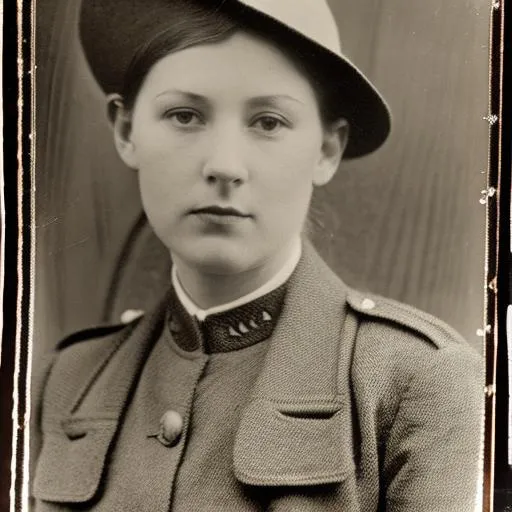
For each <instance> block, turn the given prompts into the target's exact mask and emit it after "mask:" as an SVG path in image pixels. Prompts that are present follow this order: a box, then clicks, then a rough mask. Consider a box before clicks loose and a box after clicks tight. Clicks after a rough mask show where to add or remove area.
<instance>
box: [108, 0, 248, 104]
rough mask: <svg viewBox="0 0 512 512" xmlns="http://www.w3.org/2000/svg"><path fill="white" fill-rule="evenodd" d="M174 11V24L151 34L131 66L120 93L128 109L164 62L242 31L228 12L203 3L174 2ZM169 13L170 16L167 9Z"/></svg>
mask: <svg viewBox="0 0 512 512" xmlns="http://www.w3.org/2000/svg"><path fill="white" fill-rule="evenodd" d="M172 9H173V11H174V13H175V15H176V16H175V18H174V19H173V20H172V22H171V23H169V22H168V23H166V25H165V26H164V27H162V28H161V29H160V30H155V31H154V33H152V34H150V37H149V38H148V39H147V40H145V41H143V42H142V43H141V45H140V46H139V47H138V48H137V49H136V51H135V53H134V55H133V57H132V58H131V60H130V62H129V64H128V67H127V69H126V73H125V74H124V79H123V83H122V88H121V90H120V91H117V92H119V93H120V94H121V95H122V97H123V102H124V105H125V107H127V108H132V107H133V104H134V102H135V99H136V96H137V93H138V92H139V90H140V87H141V86H142V83H143V82H144V78H145V77H146V76H147V74H148V73H149V71H150V70H151V68H152V67H153V66H154V65H155V64H156V63H157V62H158V61H159V60H160V59H162V58H164V57H165V56H166V55H169V54H170V53H173V52H177V51H180V50H184V49H186V48H190V47H192V46H197V45H201V44H211V43H216V42H220V41H223V40H225V39H227V38H228V37H229V36H230V35H232V34H233V33H234V32H235V31H236V30H237V29H238V28H239V26H238V25H237V23H236V22H235V21H234V20H233V19H231V18H230V17H229V16H228V15H226V14H225V13H223V12H221V11H220V10H213V9H208V8H205V7H204V6H202V5H201V4H200V3H199V2H194V1H190V0H173V2H172ZM165 14H166V15H167V16H168V15H169V12H168V11H167V9H166V13H165ZM152 15H153V16H154V15H155V13H152Z"/></svg>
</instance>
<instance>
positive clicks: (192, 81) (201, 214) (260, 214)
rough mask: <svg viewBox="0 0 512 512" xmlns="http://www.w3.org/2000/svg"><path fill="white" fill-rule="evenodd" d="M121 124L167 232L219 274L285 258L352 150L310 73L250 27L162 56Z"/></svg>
mask: <svg viewBox="0 0 512 512" xmlns="http://www.w3.org/2000/svg"><path fill="white" fill-rule="evenodd" d="M114 127H115V133H116V143H117V147H118V150H119V152H120V154H121V156H122V158H123V159H124V161H125V162H126V163H127V164H128V165H129V166H130V167H132V168H134V169H137V170H138V172H139V182H140V190H141V196H142V202H143V205H144V209H145V212H146V214H147V217H148V219H149V222H150V224H151V225H152V227H153V229H154V230H155V232H156V234H157V235H158V237H159V238H160V239H161V240H162V242H163V243H164V244H165V245H166V246H167V247H168V248H169V250H170V252H171V255H172V256H173V258H175V260H177V261H181V262H183V263H184V264H187V265H189V266H191V267H193V268H196V269H199V270H200V271H201V270H202V271H205V272H210V273H218V274H226V273H235V272H244V271H247V270H251V269H256V268H258V267H259V266H264V265H272V263H273V262H274V261H275V260H276V259H278V258H280V257H281V256H282V255H283V254H284V253H285V252H286V251H287V250H288V248H289V246H290V244H291V243H292V242H293V240H294V239H295V238H296V237H297V236H298V235H299V233H300V231H301V229H302V226H303V223H304V220H305V216H306V213H307V211H308V206H309V202H310V199H311V193H312V189H313V186H314V185H321V184H324V183H326V182H327V181H329V179H330V178H331V177H332V175H333V173H334V172H335V170H336V168H337V166H338V163H339V160H340V158H341V153H342V150H343V141H342V140H341V139H340V137H339V135H338V130H337V129H336V127H333V128H332V129H327V128H326V127H324V126H323V123H322V121H321V118H320V114H319V106H318V102H317V99H316V97H315V92H314V90H313V89H312V86H311V84H310V83H309V81H308V80H307V79H306V78H305V76H303V74H302V73H301V72H299V71H298V70H297V68H296V67H295V66H294V65H293V64H292V62H291V61H290V60H289V59H288V58H287V57H285V55H284V54H283V53H282V52H281V51H279V50H278V49H276V48H275V47H274V46H271V45H269V44H267V43H266V42H264V41H263V40H261V39H259V38H257V37H254V36H252V35H249V34H246V33H243V32H237V33H235V34H234V35H233V36H231V37H230V38H229V39H227V40H225V41H223V42H220V43H215V44H208V45H201V46H195V47H192V48H189V49H185V50H182V51H179V52H177V53H172V54H169V55H168V56H166V57H164V58H163V59H161V60H160V61H158V62H157V63H156V64H155V65H154V66H153V68H152V69H151V70H150V72H149V73H148V75H147V77H146V79H145V81H144V83H143V85H142V87H141V89H140V91H139V94H138V96H137V98H136V101H135V104H134V107H133V110H132V112H130V113H126V112H125V113H123V112H122V111H120V112H118V113H117V116H116V121H115V124H114Z"/></svg>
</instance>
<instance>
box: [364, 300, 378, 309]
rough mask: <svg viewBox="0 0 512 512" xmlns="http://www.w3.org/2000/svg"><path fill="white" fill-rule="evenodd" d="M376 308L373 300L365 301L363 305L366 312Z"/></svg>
mask: <svg viewBox="0 0 512 512" xmlns="http://www.w3.org/2000/svg"><path fill="white" fill-rule="evenodd" d="M374 307H375V302H374V301H373V300H372V299H364V300H363V302H362V303H361V309H364V310H366V311H370V310H371V309H373V308H374Z"/></svg>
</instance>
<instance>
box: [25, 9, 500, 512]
mask: <svg viewBox="0 0 512 512" xmlns="http://www.w3.org/2000/svg"><path fill="white" fill-rule="evenodd" d="M492 9H493V7H492V6H491V5H490V4H489V3H488V2H484V1H483V0H462V1H461V2H445V1H442V0H429V1H427V2H414V3H412V2H406V1H405V0H361V1H359V2H350V1H348V0H73V1H71V0H34V2H33V10H32V24H33V31H34V39H33V58H34V63H35V65H34V67H33V69H34V76H33V80H34V81H33V88H34V90H33V105H32V111H33V116H32V132H31V136H32V139H31V140H32V144H33V148H34V155H33V156H34V158H33V164H32V165H33V167H32V169H33V171H32V172H33V196H32V197H33V204H34V209H33V212H34V213H33V220H34V233H35V235H34V239H33V244H34V247H33V248H34V250H33V260H32V261H33V275H32V279H33V282H32V291H31V293H32V295H31V297H32V302H31V307H32V310H31V326H32V327H31V335H30V339H29V344H30V348H29V354H30V356H31V357H30V371H29V372H28V374H29V376H30V381H31V383H30V385H31V392H30V394H29V406H30V409H31V413H30V428H29V437H30V449H29V450H28V451H27V459H26V460H27V468H28V469H27V475H28V477H27V488H26V493H27V496H26V502H27V506H28V510H30V511H35V512H50V511H68V510H69V511H72V510H77V511H78V510H80V511H85V510H91V511H121V510H122V511H126V512H130V511H134V512H135V511H136V512H160V511H162V512H163V511H173V512H174V511H175V512H188V511H198V512H202V511H212V512H215V511H233V512H234V511H274V512H285V511H286V512H288V511H313V510H315V511H318V510H325V511H331V510H332V511H341V510H343V511H344V512H473V511H475V512H477V511H478V512H479V511H482V510H483V509H482V499H483V494H484V492H483V489H484V480H485V463H484V401H485V394H484V386H485V349H484V342H485V337H486V334H487V322H486V318H485V305H486V277H487V276H486V268H487V267H486V227H487V221H488V218H487V207H488V202H489V200H491V199H492V198H493V196H495V194H496V190H495V189H493V188H492V187H489V185H488V165H489V159H488V154H489V130H490V126H491V125H492V124H493V123H494V122H495V121H494V119H493V117H492V113H491V112H490V111H489V81H490V77H489V53H490V48H489V45H490V39H489V36H490V16H491V12H492Z"/></svg>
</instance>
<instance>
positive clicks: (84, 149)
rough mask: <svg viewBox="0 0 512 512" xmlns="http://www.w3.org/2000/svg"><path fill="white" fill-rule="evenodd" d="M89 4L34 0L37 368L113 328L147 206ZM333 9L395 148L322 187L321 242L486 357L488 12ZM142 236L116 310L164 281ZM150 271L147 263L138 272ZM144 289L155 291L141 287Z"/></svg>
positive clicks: (338, 3)
mask: <svg viewBox="0 0 512 512" xmlns="http://www.w3.org/2000/svg"><path fill="white" fill-rule="evenodd" d="M78 4H79V2H77V1H70V0H38V1H37V11H36V20H37V27H36V28H37V31H36V37H37V39H36V42H37V45H36V58H37V74H36V79H37V91H36V92H37V96H36V100H37V109H36V128H37V131H36V142H37V154H36V220H37V231H36V242H37V255H36V283H35V293H36V296H35V331H34V332H35V334H34V352H35V357H36V361H37V357H38V354H40V353H41V352H42V351H44V350H47V349H49V348H50V347H51V346H52V345H53V344H55V343H56V342H57V341H58V339H59V338H61V337H62V336H63V335H65V334H67V333H69V332H71V331H73V330H76V329H81V328H84V327H87V326H90V325H94V324H97V323H98V322H100V321H102V318H103V317H104V316H105V307H106V298H107V295H108V289H109V285H110V283H111V281H112V276H113V271H114V268H115V266H116V262H117V260H118V258H119V254H120V251H121V249H122V246H123V244H124V242H125V239H126V237H127V236H128V233H129V232H130V230H132V228H133V226H134V224H135V222H136V220H137V219H138V218H139V215H140V211H141V206H140V201H139V198H138V191H137V183H136V176H135V174H134V173H133V172H131V171H129V170H127V169H125V168H124V167H123V165H122V164H121V162H120V160H119V159H118V157H117V155H116V154H115V150H114V147H113V144H112V142H111V139H112V138H111V134H110V130H109V128H108V125H107V123H106V119H105V115H104V105H103V97H102V94H101V92H100V90H99V88H98V87H97V86H96V84H95V83H94V82H93V80H92V78H91V75H90V73H89V70H88V69H87V66H86V64H85V62H84V59H83V56H82V54H81V53H80V49H79V45H78V41H77V37H76V17H77V11H78ZM331 5H332V8H333V11H334V12H335V15H336V17H337V18H338V20H339V25H340V28H341V35H342V40H343V43H344V48H345V52H346V53H347V55H348V56H349V57H351V59H352V60H353V61H354V62H355V63H357V64H358V66H359V67H360V68H361V69H362V70H363V71H364V72H365V73H366V74H367V75H368V76H369V77H370V78H371V79H372V80H373V81H374V82H375V83H376V84H377V86H378V87H379V89H380V90H381V91H382V93H383V94H384V96H385V97H386V98H387V100H388V102H389V104H390V106H391V109H392V111H393V116H394V131H393V134H392V137H391V139H390V141H389V142H388V143H387V145H386V146H385V147H384V149H382V150H381V151H379V152H377V153H375V154H374V155H371V156H370V157H367V158H364V159H360V160H358V161H353V162H346V163H343V164H342V166H341V169H340V171H339V172H338V175H337V177H336V178H335V180H334V182H332V183H331V184H330V185H329V186H328V187H327V188H325V189H323V190H321V191H320V192H319V193H318V194H317V196H316V198H315V201H314V205H313V211H314V217H315V218H316V223H315V224H316V229H315V234H314V236H313V238H314V241H315V243H316V245H317V247H318V248H319V249H320V252H321V254H322V255H323V256H324V257H325V259H326V260H327V261H328V262H329V264H330V265H331V266H332V267H333V268H334V269H335V270H336V271H337V272H338V273H339V275H340V276H342V277H343V279H344V280H345V281H346V282H347V283H349V284H351V285H353V286H356V287H359V288H362V289H366V290H372V291H374V292H377V293H380V294H382V295H387V296H390V297H393V298H395V299H398V300H402V301H404V302H407V303H410V304H413V305H415V306H417V307H419V308H421V309H423V310H426V311H428V312H430V313H432V314H434V315H436V316H438V317H440V318H442V319H444V320H445V321H447V322H449V323H450V324H452V325H453V326H454V327H455V328H456V329H458V330H459V331H460V332H461V333H462V334H463V335H464V336H465V337H466V338H467V339H468V340H469V341H470V343H471V344H472V345H473V346H474V347H475V348H477V349H479V350H480V349H481V346H480V344H481V339H480V338H478V337H477V336H476V330H477V329H478V328H480V327H481V326H482V322H483V297H484V282H483V277H484V244H485V238H484V227H485V207H484V206H482V205H481V204H480V203H479V199H480V196H481V194H480V191H481V190H482V189H483V188H485V183H486V182H485V175H484V174H483V171H485V170H486V166H487V133H488V125H487V123H486V122H485V121H483V120H482V118H483V117H484V116H485V115H486V114H487V99H488V93H487V90H488V31H489V11H488V9H489V8H490V7H489V6H488V3H487V2H484V1H482V0H461V1H459V2H446V1H445V0H429V1H427V2H409V1H406V0H360V1H359V2H351V1H349V0H331ZM142 232H143V233H145V231H144V230H142ZM145 240H147V237H146V234H144V236H142V237H140V238H139V239H138V243H137V244H136V246H135V247H134V252H133V255H134V256H133V258H132V263H131V266H130V268H129V269H128V270H127V274H126V275H122V276H121V279H120V282H121V290H122V291H121V293H120V294H119V295H118V296H117V298H116V301H115V304H114V306H113V316H117V315H118V313H119V311H121V310H122V309H123V308H129V307H133V308H143V309H144V308H145V307H146V305H145V304H144V303H145V302H147V300H146V299H147V298H148V297H149V299H148V300H149V301H150V300H151V297H154V296H155V292H158V291H157V290H155V289H154V287H155V288H161V289H163V288H164V287H165V286H166V280H167V277H168V276H167V275H166V271H165V266H166V263H165V258H164V256H162V255H163V253H162V251H161V249H159V247H158V246H157V245H155V248H154V249H152V250H149V249H148V248H147V246H146V245H145V244H146V242H145ZM147 243H151V244H154V242H153V241H151V240H149V241H148V242H147ZM148 253H150V254H152V255H153V256H154V257H153V259H148V258H147V254H148ZM137 262H140V263H141V265H142V267H143V268H139V269H138V270H135V267H136V266H137ZM141 276H142V277H141ZM147 276H149V279H147V280H146V277H147ZM143 280H145V282H146V283H149V284H146V288H145V289H139V288H138V283H140V282H141V281H143Z"/></svg>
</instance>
